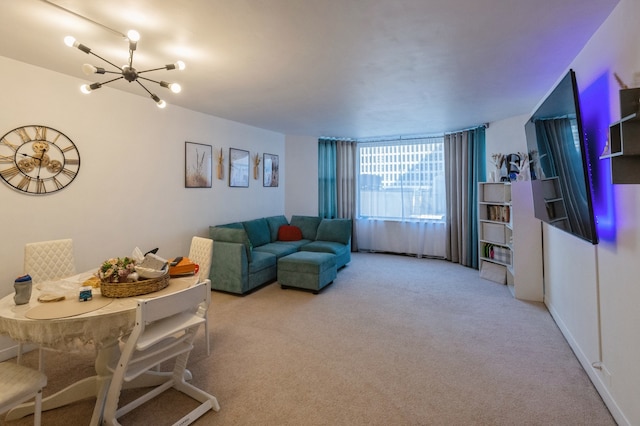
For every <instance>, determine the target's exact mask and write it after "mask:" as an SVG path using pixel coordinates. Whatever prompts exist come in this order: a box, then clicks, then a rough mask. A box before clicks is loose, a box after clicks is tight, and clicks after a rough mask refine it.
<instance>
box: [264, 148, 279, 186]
mask: <svg viewBox="0 0 640 426" xmlns="http://www.w3.org/2000/svg"><path fill="white" fill-rule="evenodd" d="M263 158H264V161H263V166H262V167H263V170H262V186H268V187H274V188H275V187H277V186H278V182H279V180H280V176H279V167H280V166H279V164H278V156H277V155H274V154H263Z"/></svg>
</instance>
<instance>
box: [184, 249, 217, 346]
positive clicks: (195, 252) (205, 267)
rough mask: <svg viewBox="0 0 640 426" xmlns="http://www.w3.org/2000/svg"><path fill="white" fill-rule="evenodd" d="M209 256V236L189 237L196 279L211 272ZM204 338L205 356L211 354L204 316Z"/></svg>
mask: <svg viewBox="0 0 640 426" xmlns="http://www.w3.org/2000/svg"><path fill="white" fill-rule="evenodd" d="M211 256H213V240H211V239H209V238H202V237H193V238H191V247H190V248H189V260H191V261H192V262H194V263H196V264H197V265H198V267H199V269H198V274H199V275H198V277H199V279H198V281H204V280H207V279H209V272H211ZM204 339H205V345H206V346H207V356H209V355H211V344H210V342H209V319H208V318H206V322H205V323H204Z"/></svg>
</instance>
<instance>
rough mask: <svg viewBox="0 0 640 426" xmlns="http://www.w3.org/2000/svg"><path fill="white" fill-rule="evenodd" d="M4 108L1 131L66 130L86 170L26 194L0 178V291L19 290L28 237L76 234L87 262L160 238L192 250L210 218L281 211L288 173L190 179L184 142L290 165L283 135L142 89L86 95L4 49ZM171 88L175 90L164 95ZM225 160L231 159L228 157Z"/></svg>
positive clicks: (171, 246) (163, 250)
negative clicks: (272, 179) (189, 184)
mask: <svg viewBox="0 0 640 426" xmlns="http://www.w3.org/2000/svg"><path fill="white" fill-rule="evenodd" d="M0 69H2V79H0V91H1V92H2V94H3V108H2V114H0V134H2V135H3V134H5V133H6V132H8V131H10V130H12V129H14V128H16V127H18V126H21V125H27V124H42V125H47V126H50V127H53V128H55V129H58V130H60V131H62V132H64V133H65V134H66V135H67V136H68V137H69V138H71V140H73V141H74V143H75V144H76V145H77V146H78V149H79V151H80V156H81V167H80V172H79V174H78V176H77V178H76V179H75V181H73V182H72V183H71V185H70V186H69V187H67V188H65V189H63V190H62V191H59V192H57V193H52V194H49V195H45V196H29V195H25V194H22V193H19V192H17V191H14V190H12V189H11V188H9V187H8V186H7V185H5V184H3V183H0V224H2V239H1V240H0V258H1V259H2V262H0V296H4V295H6V294H8V293H10V292H12V291H13V286H12V284H13V280H14V279H15V277H16V276H18V275H20V274H22V273H23V268H22V265H23V252H24V245H25V244H26V243H28V242H34V241H44V240H50V239H58V238H73V240H74V247H75V257H76V266H77V268H78V270H80V271H83V270H88V269H91V268H95V267H97V266H99V264H100V263H101V262H102V261H103V260H104V259H106V258H108V257H113V256H126V255H130V254H131V252H132V250H133V249H134V247H136V246H139V247H140V248H141V249H142V250H143V251H144V250H149V249H152V248H154V247H159V248H160V251H159V252H158V254H159V255H161V256H165V257H173V256H177V255H186V254H187V252H188V248H189V243H190V240H191V236H193V235H200V236H208V227H209V225H215V224H220V223H225V222H230V221H235V220H244V219H253V218H256V217H260V216H267V215H276V214H284V207H285V205H284V198H285V185H284V184H283V183H286V180H284V179H283V178H282V177H281V184H280V186H279V187H277V188H264V187H263V186H262V170H261V171H260V179H259V180H253V178H252V176H251V179H250V183H249V188H230V187H229V186H228V181H227V175H228V168H227V170H225V179H224V180H217V179H216V178H215V173H214V179H213V184H212V188H197V189H194V188H185V187H184V169H185V166H184V161H185V159H184V156H185V154H184V150H185V144H184V143H185V141H191V142H197V143H202V144H208V145H212V146H213V149H214V165H215V162H216V159H215V150H218V151H219V150H220V148H222V149H223V151H224V154H225V164H228V163H227V161H228V156H229V155H228V149H229V147H234V148H239V149H244V150H248V151H250V152H251V155H252V156H254V155H255V154H256V153H259V154H260V155H261V156H262V153H264V152H268V153H270V154H276V155H278V156H279V160H280V170H281V173H283V171H284V169H285V168H286V153H285V137H284V135H282V134H278V133H274V132H270V131H266V130H262V129H258V128H255V127H251V126H247V125H243V124H239V123H235V122H231V121H228V120H223V119H220V118H217V117H212V116H208V115H205V114H201V113H196V112H193V111H189V110H186V109H183V108H180V107H176V106H175V105H171V99H170V98H167V101H168V102H169V105H168V106H167V108H166V109H165V110H160V109H158V108H157V107H156V106H155V103H154V102H153V101H152V100H151V99H149V98H147V97H144V96H135V95H131V94H127V93H124V92H122V91H119V90H115V89H112V88H109V87H103V88H102V89H100V90H99V91H96V92H94V93H92V94H91V95H89V96H86V95H82V94H81V93H80V92H79V90H78V89H79V86H80V84H82V83H83V81H81V80H78V79H75V78H72V77H68V76H65V75H62V74H58V73H54V72H50V71H47V70H44V69H42V68H37V67H33V66H31V65H27V64H24V63H20V62H16V61H13V60H10V59H7V58H2V57H0ZM168 96H170V95H168ZM227 167H228V166H227Z"/></svg>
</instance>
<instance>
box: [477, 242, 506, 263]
mask: <svg viewBox="0 0 640 426" xmlns="http://www.w3.org/2000/svg"><path fill="white" fill-rule="evenodd" d="M482 256H483V257H485V258H486V259H491V260H495V261H496V262H501V263H505V264H507V265H510V264H511V250H509V249H508V248H506V247H502V246H497V245H495V244H484V245H483V247H482Z"/></svg>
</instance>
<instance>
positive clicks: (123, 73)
mask: <svg viewBox="0 0 640 426" xmlns="http://www.w3.org/2000/svg"><path fill="white" fill-rule="evenodd" d="M127 39H128V40H129V61H128V63H127V64H126V65H123V66H122V67H119V66H117V65H115V64H114V63H112V62H110V61H108V60H106V59H105V58H103V57H101V56H98V55H96V54H95V53H93V52H92V51H91V49H90V48H88V47H87V46H85V45H84V44H80V43H78V42H77V41H76V39H75V38H73V37H72V36H67V37H65V38H64V43H65V44H66V45H67V46H69V47H77V48H78V49H79V50H81V51H82V52H84V53H86V54H91V55H93V56H95V57H96V58H98V59H101V60H103V61H104V62H106V63H107V64H109V65H111V66H112V67H114V68H115V69H117V70H118V71H109V70H105V69H104V68H102V67H96V66H94V65H91V64H84V65H82V71H83V72H84V73H85V74H87V75H91V74H118V75H119V76H118V77H116V78H113V79H111V80H107V81H103V82H101V83H92V84H83V85H82V86H81V87H80V90H81V91H82V93H86V94H89V93H91V92H92V91H94V90H96V89H99V88H101V87H102V86H104V85H105V84H109V83H112V82H114V81H117V80H120V79H125V80H127V81H128V82H129V83H133V82H134V81H135V82H136V83H138V84H139V85H140V86H141V87H142V88H143V89H144V90H145V91H146V92H147V93H148V94H149V96H151V99H153V100H154V101H155V103H156V104H157V105H158V108H164V107H165V106H167V103H166V102H165V101H163V100H162V99H160V98H159V97H158V96H157V95H156V94H155V93H152V92H151V91H150V90H149V89H147V87H146V86H145V85H144V84H142V82H141V81H140V80H145V81H149V82H152V83H156V84H158V85H160V87H165V88H167V89H169V90H171V91H172V92H173V93H180V91H181V90H182V88H181V87H180V85H179V84H178V83H167V82H166V81H156V80H152V79H150V78H147V77H143V76H141V75H140V74H143V73H147V72H151V71H158V70H174V69H178V70H183V69H184V68H185V65H184V62H182V61H178V62H176V63H175V64H169V65H165V66H163V67H160V68H152V69H148V70H144V71H138V70H136V69H135V68H134V67H133V52H135V50H136V46H137V43H138V40H140V34H138V32H137V31H135V30H130V31H129V32H128V33H127Z"/></svg>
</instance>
